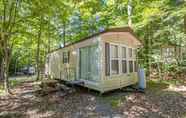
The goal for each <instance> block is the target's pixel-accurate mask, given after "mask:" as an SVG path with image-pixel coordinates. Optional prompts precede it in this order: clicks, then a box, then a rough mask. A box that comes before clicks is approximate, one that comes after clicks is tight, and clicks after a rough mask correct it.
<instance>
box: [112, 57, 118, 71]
mask: <svg viewBox="0 0 186 118" xmlns="http://www.w3.org/2000/svg"><path fill="white" fill-rule="evenodd" d="M118 62H119V61H118V60H112V61H111V70H112V71H111V72H112V74H119V63H118Z"/></svg>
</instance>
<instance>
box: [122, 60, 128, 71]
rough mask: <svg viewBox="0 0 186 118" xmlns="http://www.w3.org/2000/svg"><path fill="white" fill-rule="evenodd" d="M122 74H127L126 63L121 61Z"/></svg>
mask: <svg viewBox="0 0 186 118" xmlns="http://www.w3.org/2000/svg"><path fill="white" fill-rule="evenodd" d="M122 73H127V61H126V60H122Z"/></svg>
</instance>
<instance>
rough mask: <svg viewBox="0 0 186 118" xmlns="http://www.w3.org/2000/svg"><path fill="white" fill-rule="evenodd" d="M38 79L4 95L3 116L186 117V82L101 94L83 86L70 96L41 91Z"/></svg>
mask: <svg viewBox="0 0 186 118" xmlns="http://www.w3.org/2000/svg"><path fill="white" fill-rule="evenodd" d="M38 89H39V87H38V82H34V81H32V80H29V81H26V82H20V83H19V84H17V85H16V86H15V87H14V89H12V92H13V93H14V95H11V96H10V95H9V96H5V95H4V96H3V95H1V96H0V118H63V117H64V118H102V117H104V118H112V117H113V118H120V117H121V118H123V117H124V118H144V117H146V118H186V84H185V83H179V82H174V81H170V82H161V83H159V82H157V81H149V82H148V83H147V89H146V91H145V93H138V92H126V88H124V89H123V90H115V91H112V92H108V93H105V94H103V95H102V96H100V95H99V94H98V93H97V92H94V91H87V89H85V88H82V87H77V90H76V91H75V92H73V93H70V94H68V95H66V96H63V97H62V96H60V94H59V92H55V93H51V94H49V95H46V96H43V97H41V96H39V95H38V94H37V92H36V91H37V90H38Z"/></svg>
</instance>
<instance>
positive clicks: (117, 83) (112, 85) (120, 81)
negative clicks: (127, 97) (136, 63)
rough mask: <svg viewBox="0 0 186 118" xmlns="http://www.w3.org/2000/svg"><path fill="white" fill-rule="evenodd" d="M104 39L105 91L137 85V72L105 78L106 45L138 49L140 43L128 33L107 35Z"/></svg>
mask: <svg viewBox="0 0 186 118" xmlns="http://www.w3.org/2000/svg"><path fill="white" fill-rule="evenodd" d="M101 38H102V88H103V91H104V92H105V91H109V90H113V89H118V88H123V87H126V86H129V85H132V84H135V83H137V81H138V77H137V72H133V73H127V74H118V75H110V76H105V43H106V42H107V43H110V44H116V45H125V46H127V47H131V48H138V47H139V45H140V42H139V41H138V40H137V39H136V38H135V37H134V36H132V35H131V34H130V33H126V32H119V33H118V32H114V33H105V34H103V35H102V36H101Z"/></svg>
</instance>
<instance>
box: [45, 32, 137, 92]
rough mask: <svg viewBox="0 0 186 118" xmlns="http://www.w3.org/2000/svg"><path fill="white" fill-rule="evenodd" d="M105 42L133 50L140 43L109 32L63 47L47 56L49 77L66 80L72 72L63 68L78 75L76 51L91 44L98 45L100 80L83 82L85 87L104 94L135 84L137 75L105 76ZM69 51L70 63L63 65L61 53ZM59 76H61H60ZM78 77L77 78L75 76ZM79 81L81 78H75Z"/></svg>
mask: <svg viewBox="0 0 186 118" xmlns="http://www.w3.org/2000/svg"><path fill="white" fill-rule="evenodd" d="M105 42H108V43H116V44H123V45H127V46H130V47H133V48H137V47H138V45H140V42H139V41H138V40H136V38H135V37H134V36H132V35H131V34H130V33H128V32H113V33H112V32H110V33H104V34H101V35H99V36H96V37H93V38H90V39H88V40H85V41H82V42H79V43H76V44H74V45H71V46H68V47H65V48H63V49H59V50H57V51H55V52H52V53H50V54H49V55H48V56H49V57H50V59H49V75H50V76H52V77H53V78H61V79H63V80H66V81H68V80H67V74H71V73H72V72H66V71H65V68H74V73H76V74H78V73H79V65H78V62H79V59H78V58H79V51H78V49H79V48H81V47H86V46H89V45H92V44H96V43H98V44H99V48H100V51H101V66H100V67H101V69H100V70H101V78H100V81H95V82H94V81H87V80H84V82H85V85H84V86H85V87H88V88H90V89H94V90H98V91H100V92H105V91H109V90H113V89H117V88H122V87H125V86H128V85H131V84H135V83H136V82H137V81H138V79H137V73H133V74H125V75H116V76H105V68H104V67H105V57H104V56H105V54H104V53H105V47H104V44H105ZM67 50H68V51H70V63H69V64H63V60H62V53H63V52H64V51H67ZM60 74H61V75H60ZM76 77H78V76H76ZM74 78H75V75H74V76H73V77H72V76H70V80H72V79H74ZM77 79H81V78H77Z"/></svg>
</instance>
